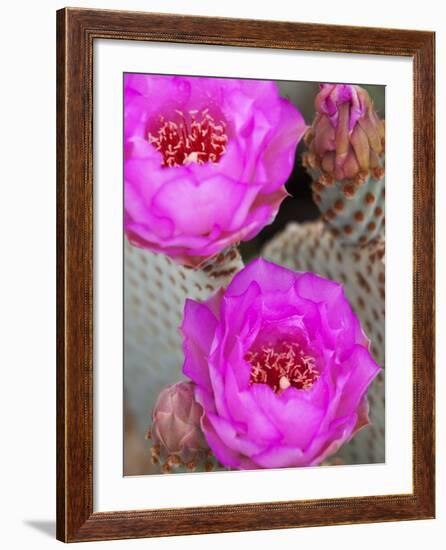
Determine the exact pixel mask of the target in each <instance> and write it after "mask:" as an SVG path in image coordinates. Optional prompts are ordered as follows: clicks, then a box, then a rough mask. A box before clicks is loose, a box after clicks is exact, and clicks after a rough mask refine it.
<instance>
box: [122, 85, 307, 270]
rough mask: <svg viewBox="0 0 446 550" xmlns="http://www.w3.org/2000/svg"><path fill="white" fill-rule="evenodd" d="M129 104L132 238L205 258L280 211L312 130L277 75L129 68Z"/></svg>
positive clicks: (184, 257) (127, 174) (185, 256)
mask: <svg viewBox="0 0 446 550" xmlns="http://www.w3.org/2000/svg"><path fill="white" fill-rule="evenodd" d="M124 111H125V113H124V114H125V123H124V151H125V161H124V179H125V231H126V234H127V236H128V238H129V240H130V241H131V242H132V244H134V245H135V246H140V247H143V248H147V249H150V250H153V251H155V252H164V253H165V254H168V255H169V256H171V257H172V258H173V259H175V260H176V261H178V262H180V263H183V264H186V265H198V264H200V263H201V262H203V261H204V260H205V259H207V258H209V257H210V256H212V255H214V254H216V253H218V252H220V251H221V250H223V249H224V248H226V247H228V246H230V245H231V244H234V243H237V242H239V241H241V240H246V239H251V238H252V237H254V236H255V235H256V234H257V233H258V232H259V231H260V230H261V229H262V228H263V227H264V226H265V225H267V224H268V223H271V221H272V220H273V219H274V216H275V215H276V213H277V210H278V208H279V206H280V203H281V202H282V200H283V199H284V198H285V197H286V195H287V194H286V191H285V188H284V184H285V182H286V180H287V179H288V177H289V175H290V173H291V170H292V168H293V164H294V157H295V152H296V147H297V144H298V142H299V141H300V139H301V138H302V135H303V133H304V132H305V130H306V125H305V123H304V120H303V118H302V116H301V114H300V113H299V112H298V111H297V109H296V108H295V107H293V106H292V105H291V104H290V103H289V102H288V101H287V100H285V99H283V98H281V97H280V96H279V93H278V88H277V85H276V84H274V83H273V82H264V81H245V80H232V79H220V78H202V77H171V76H152V75H143V74H127V75H126V76H125V85H124ZM197 213H199V215H197Z"/></svg>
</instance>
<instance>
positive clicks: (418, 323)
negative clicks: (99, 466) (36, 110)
mask: <svg viewBox="0 0 446 550" xmlns="http://www.w3.org/2000/svg"><path fill="white" fill-rule="evenodd" d="M365 30H366V32H365ZM96 39H113V40H137V41H157V42H177V43H189V44H212V45H222V46H242V47H243V46H250V47H256V48H279V49H290V50H307V51H317V52H347V53H358V54H375V55H384V56H389V55H396V56H406V57H409V58H411V59H412V60H413V74H414V82H413V93H414V106H413V107H414V111H413V112H414V157H413V162H414V196H413V201H414V216H413V237H414V245H413V246H414V249H413V250H414V256H413V257H414V265H413V311H414V321H413V382H414V383H413V403H414V405H413V492H412V494H401V495H399V494H395V495H382V496H372V497H352V498H337V499H321V500H311V501H294V502H293V501H290V502H271V503H263V504H249V503H246V504H243V505H224V506H212V507H199V508H182V509H167V510H166V509H162V510H138V511H132V510H122V511H120V512H93V390H92V388H93V376H94V363H93V207H94V205H93V138H92V132H93V100H92V94H93V63H94V59H93V43H94V41H95V40H96ZM434 44H435V35H434V33H432V32H420V31H410V30H391V29H379V28H368V29H364V28H360V27H342V26H330V25H314V24H302V23H288V22H272V21H254V20H238V19H226V18H207V17H189V16H181V15H161V14H149V13H130V12H118V11H98V10H90V9H72V8H66V9H62V10H60V11H58V12H57V538H58V539H60V540H62V541H65V542H72V541H91V540H107V539H125V538H137V537H151V536H166V535H184V534H193V533H195V534H198V533H215V532H228V531H247V530H258V529H278V528H291V527H303V526H317V525H328V524H329V525H335V524H346V523H365V522H380V521H391V520H410V519H427V518H433V517H434V510H435V474H434V468H435V455H434V433H435V423H434V174H435V164H434V162H435V159H434V152H435V146H434V110H435V103H434V93H435V82H434V74H435V72H434V52H435V45H434Z"/></svg>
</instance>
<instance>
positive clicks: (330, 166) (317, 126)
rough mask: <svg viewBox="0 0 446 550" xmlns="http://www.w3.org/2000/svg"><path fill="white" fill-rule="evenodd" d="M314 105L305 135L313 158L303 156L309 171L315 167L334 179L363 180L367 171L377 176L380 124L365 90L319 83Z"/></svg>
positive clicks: (381, 146)
mask: <svg viewBox="0 0 446 550" xmlns="http://www.w3.org/2000/svg"><path fill="white" fill-rule="evenodd" d="M315 106H316V118H315V120H314V123H313V125H312V127H311V129H310V130H309V131H308V134H307V136H306V141H307V143H309V150H310V153H311V154H312V155H313V158H310V159H308V156H307V164H309V165H310V168H311V167H312V166H311V165H312V164H315V165H316V166H315V167H317V168H320V169H322V171H323V172H324V173H326V174H329V175H330V176H334V177H335V178H336V179H337V180H342V179H345V178H348V179H353V178H355V177H357V176H359V177H360V178H362V179H364V178H366V177H367V176H368V174H369V171H370V170H374V173H375V172H376V174H374V175H377V176H379V175H380V172H381V171H383V168H382V166H381V163H380V156H381V155H382V154H383V153H384V122H383V121H382V120H380V118H379V117H378V115H377V113H376V111H375V109H374V107H373V103H372V100H371V99H370V96H369V94H368V93H367V91H366V90H365V89H364V88H361V87H360V86H354V85H349V84H321V90H320V92H319V94H318V95H317V96H316V100H315ZM310 156H311V155H310Z"/></svg>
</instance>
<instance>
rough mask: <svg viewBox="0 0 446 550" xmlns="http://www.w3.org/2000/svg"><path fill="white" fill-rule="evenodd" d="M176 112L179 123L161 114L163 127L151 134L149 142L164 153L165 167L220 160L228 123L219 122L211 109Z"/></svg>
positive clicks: (226, 138)
mask: <svg viewBox="0 0 446 550" xmlns="http://www.w3.org/2000/svg"><path fill="white" fill-rule="evenodd" d="M175 112H176V113H177V115H178V117H179V121H178V122H175V121H173V120H165V119H164V117H160V123H161V125H160V128H159V129H158V131H157V132H156V133H155V134H152V133H151V132H149V135H148V139H149V143H151V144H152V145H154V146H155V148H156V149H157V151H159V152H160V153H161V154H162V155H163V163H162V166H169V167H170V166H183V165H187V164H190V163H191V162H196V163H197V164H204V163H205V162H218V161H219V160H220V157H221V156H222V155H223V154H224V152H225V151H226V145H227V143H228V136H227V133H226V123H225V122H224V121H223V120H220V121H218V122H217V121H215V120H214V118H213V117H212V116H211V115H210V114H209V110H208V109H203V110H202V111H189V112H188V113H187V115H185V114H184V113H183V112H182V111H178V110H177V111H175ZM186 116H187V118H186Z"/></svg>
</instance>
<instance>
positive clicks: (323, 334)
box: [183, 259, 380, 469]
mask: <svg viewBox="0 0 446 550" xmlns="http://www.w3.org/2000/svg"><path fill="white" fill-rule="evenodd" d="M188 303H189V304H192V303H193V302H192V301H190V302H188ZM211 304H212V305H211ZM197 306H200V307H196V308H194V307H192V306H191V305H188V306H187V307H186V308H185V319H184V322H183V333H184V335H185V342H184V353H185V363H184V368H183V372H184V373H185V374H186V375H187V376H189V378H190V379H191V380H192V381H193V382H194V383H195V395H196V399H197V402H198V403H200V405H201V406H202V407H203V410H204V416H203V419H202V429H203V432H204V435H205V437H206V440H207V442H208V444H209V446H210V447H211V449H212V450H213V452H214V453H215V455H216V456H217V457H218V459H219V460H220V461H221V462H222V463H223V464H225V465H226V466H228V467H231V468H239V469H246V468H277V467H294V466H296V467H297V466H308V465H314V464H319V463H320V462H321V461H322V460H324V459H325V458H326V457H327V456H329V455H330V454H332V453H333V452H335V451H336V450H337V449H338V448H339V447H340V446H341V445H343V444H344V443H346V442H347V441H349V440H350V439H351V437H353V436H354V434H355V433H356V432H357V431H358V430H359V429H361V428H363V427H364V426H365V425H367V423H368V422H369V417H368V403H367V398H366V393H367V389H368V387H369V385H370V384H371V382H372V381H373V379H374V378H375V376H376V375H377V374H378V372H379V370H380V368H379V366H378V365H377V364H376V363H375V362H374V360H373V358H372V356H371V355H370V352H369V351H368V341H367V339H366V338H365V336H364V334H363V332H362V329H361V327H360V324H359V321H358V319H357V318H356V316H355V315H354V313H353V311H352V310H351V308H350V306H349V304H348V302H347V300H346V298H345V294H344V292H343V289H342V286H341V285H339V284H338V283H335V282H333V281H329V280H327V279H324V278H322V277H319V276H317V275H314V274H312V273H295V272H292V271H289V270H287V269H285V268H282V267H279V266H277V265H275V264H272V263H269V262H266V261H264V260H262V259H258V260H255V261H253V262H251V263H250V264H248V265H247V266H246V267H245V268H244V269H243V270H242V271H241V272H239V273H238V274H237V275H236V276H235V277H234V279H233V280H232V282H231V284H230V285H229V287H228V288H227V289H226V291H224V290H221V291H219V293H218V295H217V296H216V297H213V298H211V300H210V301H209V308H207V307H206V305H204V304H203V305H200V304H197ZM201 308H202V309H201ZM210 308H211V309H212V313H211V309H210ZM206 319H208V320H207V321H206ZM205 324H206V325H207V326H206V329H205V330H204V329H203V327H204V325H205ZM194 325H195V326H194ZM202 331H204V332H205V335H203V334H202ZM199 354H202V356H201V357H197V355H199ZM191 365H193V366H191ZM204 371H207V374H205V373H204Z"/></svg>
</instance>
